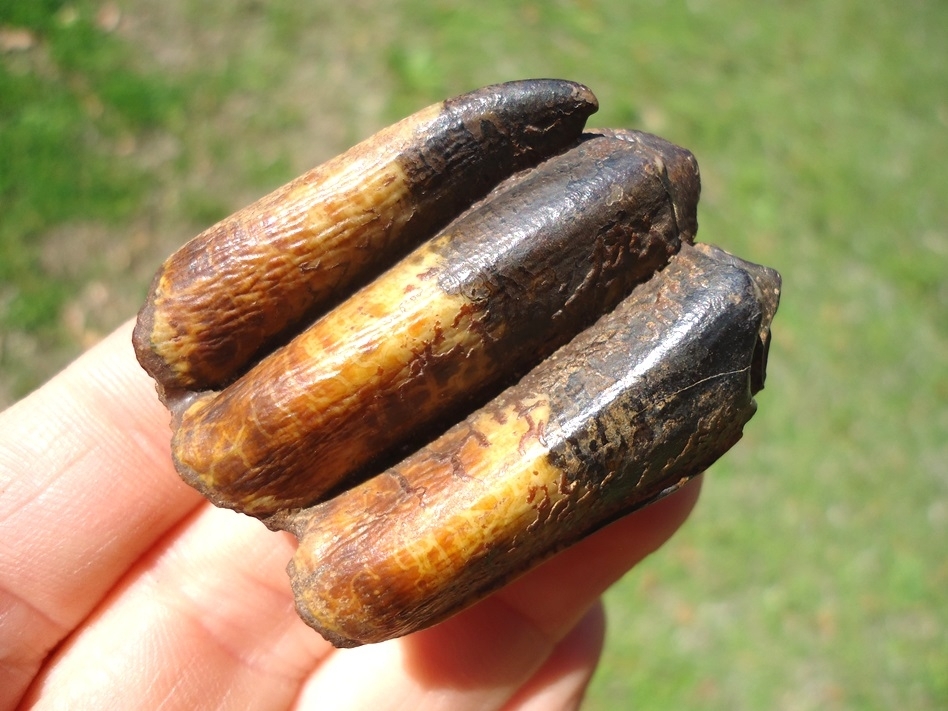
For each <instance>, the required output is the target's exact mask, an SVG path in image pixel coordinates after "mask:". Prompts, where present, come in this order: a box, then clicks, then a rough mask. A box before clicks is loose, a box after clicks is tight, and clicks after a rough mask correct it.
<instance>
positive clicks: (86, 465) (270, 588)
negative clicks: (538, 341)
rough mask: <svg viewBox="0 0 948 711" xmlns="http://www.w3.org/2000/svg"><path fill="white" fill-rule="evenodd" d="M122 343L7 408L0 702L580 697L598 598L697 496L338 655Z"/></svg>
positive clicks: (275, 552)
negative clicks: (188, 455)
mask: <svg viewBox="0 0 948 711" xmlns="http://www.w3.org/2000/svg"><path fill="white" fill-rule="evenodd" d="M130 340H131V324H126V325H125V326H123V327H121V328H120V329H118V330H117V331H116V332H115V333H114V334H112V335H111V336H109V337H108V338H106V339H105V340H104V341H103V342H102V343H100V344H99V345H98V346H96V347H95V348H93V349H92V350H90V351H89V352H88V353H86V354H85V355H84V356H82V357H81V358H80V359H79V360H77V361H76V362H75V363H73V364H72V365H71V366H70V367H69V368H68V369H67V370H66V371H64V372H63V373H61V374H60V375H59V376H57V377H56V378H54V379H53V380H52V381H50V382H49V383H48V384H47V385H46V386H44V387H43V388H41V389H40V390H38V391H37V392H35V393H34V394H32V395H31V396H29V397H28V398H26V399H25V400H23V401H21V402H20V403H18V404H17V405H14V406H13V407H11V408H10V409H8V410H7V411H5V412H3V413H2V414H0V709H13V708H18V707H23V708H70V709H86V708H89V709H93V708H94V709H105V708H115V709H127V708H139V709H154V708H159V707H160V708H162V709H196V708H201V709H205V708H235V709H248V708H262V709H268V710H269V709H309V708H313V709H317V708H318V709H339V710H345V709H371V710H372V711H379V710H381V709H390V708H391V709H413V710H414V709H451V710H452V711H457V710H464V709H518V710H521V711H523V710H527V709H538V710H539V709H542V710H543V711H548V710H550V709H572V708H576V707H578V705H579V704H580V701H581V699H582V695H583V693H584V691H585V688H586V685H587V683H588V681H589V679H590V677H591V675H592V673H593V671H594V670H595V667H596V664H597V662H598V660H599V656H600V653H601V650H602V644H603V635H604V629H605V620H604V615H603V611H602V606H601V603H600V595H601V594H602V593H603V591H604V590H605V589H606V588H608V587H609V586H610V585H611V584H612V583H614V582H615V581H616V580H617V579H618V578H620V577H621V576H622V575H623V574H625V573H626V572H627V571H628V570H629V569H630V568H632V567H633V566H634V565H635V564H637V563H638V562H639V561H641V560H642V559H643V558H645V557H646V556H647V555H649V554H650V553H652V552H653V551H655V550H656V549H657V548H659V547H660V546H661V545H662V544H663V543H664V542H665V541H666V540H667V539H668V538H669V537H670V536H671V535H672V534H673V533H674V531H675V530H676V529H677V528H678V527H679V526H680V525H681V524H682V523H683V522H684V520H685V518H686V517H687V516H688V513H689V512H690V511H691V509H692V507H693V506H694V504H695V501H696V500H697V497H698V491H699V488H700V485H697V484H690V485H688V486H686V487H684V488H683V489H682V490H681V491H679V492H678V493H676V494H675V495H673V496H670V497H668V498H667V499H664V500H662V501H660V502H658V503H657V504H655V505H653V506H651V507H649V508H647V509H644V510H642V511H639V512H637V513H635V514H633V515H631V516H628V517H626V518H625V519H623V520H621V521H619V522H617V523H615V524H613V525H611V526H609V527H608V528H606V529H604V530H602V531H600V532H599V533H598V534H596V535H594V536H591V537H590V538H588V539H586V540H585V541H583V542H582V543H580V544H579V545H577V546H574V547H573V548H571V549H569V550H567V551H565V552H563V553H561V554H560V555H558V556H556V557H555V558H553V559H552V560H550V561H548V562H547V563H545V564H544V565H542V566H540V567H539V568H538V569H536V570H534V571H533V572H531V573H529V574H527V575H526V576H524V577H522V578H520V579H519V580H517V581H515V582H514V583H513V584H511V585H509V586H508V587H506V588H505V589H503V590H501V591H500V592H498V593H496V594H495V595H493V596H491V597H490V598H488V599H487V600H484V601H483V602H481V603H480V604H478V605H476V606H474V607H472V608H470V609H468V610H467V611H465V612H463V613H461V614H459V615H457V616H456V617H454V618H452V619H451V620H449V621H447V622H445V623H443V624H441V625H438V626H436V627H434V628H431V629H429V630H425V631H422V632H419V633H416V634H413V635H410V636H408V637H405V638H402V639H398V640H394V641H391V642H386V643H383V644H378V645H372V646H366V647H361V648H357V649H352V650H344V651H336V650H334V649H333V648H332V647H331V646H330V645H329V644H328V643H326V642H325V641H324V640H323V639H322V638H321V637H320V636H319V635H318V634H316V633H315V632H314V631H313V630H311V629H310V628H308V627H307V626H306V625H304V624H303V623H302V622H301V621H300V619H299V618H298V617H297V615H296V613H295V611H294V609H293V599H292V595H291V593H290V589H289V585H288V581H287V576H286V573H285V570H284V568H285V566H286V563H287V561H288V560H289V559H290V557H291V556H292V552H293V548H294V545H295V539H293V538H292V537H290V536H289V535H288V534H277V533H273V532H271V531H268V530H267V529H266V528H264V526H263V525H262V524H260V523H259V522H257V521H256V520H253V519H250V518H248V517H246V516H242V515H239V514H236V513H233V512H230V511H223V510H220V509H215V508H214V507H212V506H211V505H209V504H208V503H206V502H205V501H204V500H203V499H202V498H201V497H200V496H199V495H198V494H197V493H196V492H195V491H193V490H192V489H190V488H189V487H188V486H186V485H185V484H184V483H182V482H181V480H180V479H179V478H178V476H177V474H176V473H175V471H174V469H173V467H172V464H171V459H170V454H169V440H170V435H171V432H170V429H169V425H168V422H169V416H168V413H167V411H166V410H165V409H164V408H163V407H162V405H161V404H160V403H159V402H158V398H157V396H156V395H155V390H154V386H153V383H152V381H151V380H150V379H149V378H148V377H147V376H146V375H145V373H144V372H143V371H142V370H141V368H140V367H139V366H138V364H137V363H136V361H135V359H134V356H133V354H132V348H131V343H130ZM643 614H648V613H643Z"/></svg>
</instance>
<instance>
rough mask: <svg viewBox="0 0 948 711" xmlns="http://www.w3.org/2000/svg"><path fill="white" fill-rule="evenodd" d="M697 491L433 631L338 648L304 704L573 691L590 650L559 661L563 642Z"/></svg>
mask: <svg viewBox="0 0 948 711" xmlns="http://www.w3.org/2000/svg"><path fill="white" fill-rule="evenodd" d="M698 489H699V487H698V486H695V485H687V486H685V487H684V488H683V489H682V490H680V491H679V492H677V493H676V494H674V495H672V496H669V497H668V498H666V499H663V500H662V501H659V502H658V503H656V504H654V505H652V506H651V507H649V508H647V509H643V510H641V511H638V512H636V513H634V514H632V515H631V516H628V517H626V518H624V519H622V520H621V521H619V522H617V523H615V524H613V525H612V526H609V527H608V528H606V529H603V530H602V531H600V532H599V533H597V534H595V535H593V536H591V537H589V538H587V539H586V540H585V541H583V542H581V543H579V544H578V545H577V546H575V547H574V548H571V549H569V550H567V551H565V552H563V553H561V554H560V555H559V556H557V557H555V558H553V559H551V560H550V561H548V562H547V563H546V564H544V565H542V566H540V567H539V568H537V569H535V570H534V571H532V572H531V573H528V574H527V575H525V576H524V577H523V578H521V579H520V580H518V581H516V582H514V583H513V584H512V585H511V586H510V587H508V588H507V589H505V590H502V591H500V592H499V593H497V594H495V595H493V596H491V597H489V598H487V599H486V600H484V601H482V602H480V603H478V604H477V605H475V606H473V607H471V608H468V609H467V610H465V611H464V612H462V613H460V614H458V615H456V616H455V617H452V618H450V619H449V620H447V621H446V622H443V623H441V624H439V625H436V626H435V627H431V628H428V629H426V630H423V631H421V632H418V633H415V634H413V635H409V636H408V637H404V638H401V639H397V640H392V641H389V642H384V643H381V644H375V645H367V646H363V647H357V648H355V649H345V650H340V651H339V652H338V653H336V654H334V655H332V656H331V657H329V658H328V659H327V660H326V661H325V662H324V663H323V665H322V666H321V667H320V668H319V672H318V674H316V675H314V676H313V677H312V678H311V679H310V680H309V681H308V682H307V683H306V684H305V686H304V687H303V690H302V692H301V694H300V698H299V702H298V707H299V708H304V709H310V708H331V709H339V710H340V711H346V710H348V709H352V710H355V709H366V708H390V707H391V705H392V700H393V699H397V700H398V702H399V704H400V707H401V708H406V709H409V708H410V709H418V710H420V711H423V710H426V709H452V710H457V711H465V710H466V709H498V708H502V707H503V706H504V705H505V704H506V703H508V702H509V701H510V700H511V699H514V698H515V697H516V695H517V692H518V689H520V688H521V687H522V686H523V685H524V684H528V683H529V684H530V686H533V688H534V689H535V690H536V693H537V694H540V695H542V694H543V693H544V692H543V691H542V689H544V688H546V689H548V690H549V693H551V694H552V693H553V688H554V687H556V686H557V685H558V684H560V683H562V685H563V686H561V687H559V688H560V689H562V690H569V693H571V694H572V693H574V692H575V691H576V687H577V685H578V681H577V680H576V679H575V678H574V679H572V680H571V681H570V680H567V679H566V678H565V677H566V676H569V675H571V674H574V673H577V669H578V668H579V667H581V666H583V665H584V664H587V663H590V664H591V662H590V661H589V659H588V657H589V656H591V650H589V649H587V650H586V652H585V653H584V655H585V657H587V659H586V661H583V662H582V663H580V662H579V661H577V660H574V662H575V663H571V664H567V663H563V664H562V665H560V664H559V663H558V662H556V661H554V657H555V656H556V654H565V653H566V652H565V649H564V651H557V650H558V645H559V643H560V642H561V641H562V640H563V639H565V638H566V637H567V636H568V635H569V633H570V630H572V629H573V628H574V627H575V626H576V625H577V623H578V622H579V621H580V620H582V618H583V616H584V615H586V614H587V612H588V611H589V610H590V608H591V607H592V606H594V605H595V604H596V602H597V600H598V598H599V595H600V594H601V593H602V591H603V590H604V589H605V588H606V587H608V585H609V584H610V583H611V582H614V581H615V580H617V579H618V578H619V577H621V576H622V575H623V574H624V573H625V572H626V571H627V570H628V569H629V568H630V567H631V566H633V565H634V564H635V563H637V562H639V561H641V560H642V559H643V558H644V557H645V556H647V555H648V554H649V553H651V552H652V551H654V550H655V549H656V548H657V547H658V546H659V545H661V543H662V542H664V541H665V540H667V539H668V538H669V537H670V536H671V535H672V533H674V531H675V530H677V528H678V527H679V526H680V525H681V524H682V522H683V521H684V520H685V518H686V517H687V515H688V513H689V512H690V511H691V509H692V508H693V506H694V503H695V501H696V499H697V496H698ZM546 596H549V597H551V598H552V602H549V603H547V602H545V601H544V598H545V597H546ZM534 608H536V609H534ZM578 653H579V651H578V650H577V654H578ZM548 660H549V664H550V665H551V666H550V667H548V668H547V671H546V672H541V670H543V669H544V665H545V664H546V663H547V662H548ZM366 680H371V683H366ZM531 680H534V681H531ZM524 693H525V694H526V698H525V697H516V698H523V702H524V703H527V700H528V699H529V696H530V693H531V692H524Z"/></svg>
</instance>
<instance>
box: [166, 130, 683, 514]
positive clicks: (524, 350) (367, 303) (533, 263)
mask: <svg viewBox="0 0 948 711" xmlns="http://www.w3.org/2000/svg"><path fill="white" fill-rule="evenodd" d="M678 150H680V149H678ZM665 162H668V157H667V156H662V155H660V154H657V153H654V152H653V153H649V152H647V151H643V150H641V149H640V148H639V147H635V146H632V145H631V144H630V143H629V142H626V141H620V140H615V139H613V138H607V137H601V136H600V137H593V138H589V139H588V140H585V141H584V142H582V143H581V144H580V145H578V146H577V147H576V148H574V149H572V150H570V151H568V152H566V153H563V154H561V155H559V156H556V157H554V158H551V159H549V160H547V161H545V162H544V163H543V164H542V165H541V166H540V167H538V168H536V169H534V170H532V171H530V172H528V173H526V174H523V175H518V176H516V177H514V178H512V179H511V180H510V181H509V182H508V183H505V184H502V185H501V186H499V187H498V188H497V190H496V191H495V192H494V193H492V194H491V195H490V196H489V197H488V199H486V200H485V201H483V202H482V203H480V204H478V205H476V206H475V207H474V208H472V209H471V210H470V211H468V212H467V213H465V214H464V215H462V216H461V217H460V218H458V219H457V220H456V221H455V222H453V223H452V224H451V225H449V226H448V227H447V228H446V229H445V230H444V231H443V233H442V234H441V235H439V236H438V237H436V238H435V239H433V240H432V241H431V242H429V243H427V244H425V245H422V246H421V247H419V248H418V249H416V250H415V251H414V252H413V253H412V254H411V255H409V256H408V257H406V258H405V259H404V260H402V261H401V262H400V263H398V264H397V265H396V266H394V267H393V268H392V269H390V270H389V271H388V272H386V273H385V274H383V275H382V276H381V277H379V278H378V279H376V280H375V281H373V282H372V283H371V284H369V285H368V286H366V287H364V288H363V289H362V290H361V291H359V292H357V293H356V294H355V295H354V296H353V297H352V298H350V299H348V300H347V301H345V302H343V303H342V304H340V305H339V306H337V307H336V308H335V309H333V310H332V311H330V312H329V313H328V314H326V315H325V316H324V317H323V318H322V319H320V320H319V321H317V322H316V323H315V324H314V325H313V326H311V327H310V328H309V329H307V330H306V331H304V332H303V333H302V334H300V335H299V336H298V337H297V338H295V339H294V340H293V341H291V342H290V343H289V344H288V345H287V346H285V347H283V348H282V349H279V350H277V351H276V352H274V353H273V354H272V355H271V356H269V357H267V358H265V359H264V360H263V361H261V362H260V363H259V364H258V365H257V366H256V367H254V368H253V369H252V370H250V372H248V373H247V374H246V375H245V376H243V377H242V378H240V379H239V380H238V381H236V382H235V383H233V384H232V385H231V386H229V387H228V388H227V389H226V390H225V391H223V392H222V393H208V394H204V395H201V396H198V397H197V398H193V397H192V398H190V399H188V400H186V401H185V403H184V404H183V405H182V407H180V408H177V409H178V417H177V418H176V419H177V421H176V425H177V427H176V434H175V437H174V442H173V452H174V456H175V460H176V464H177V467H178V470H179V471H180V472H181V474H182V476H183V477H184V478H185V480H187V481H188V482H189V483H191V484H193V485H194V486H196V487H197V488H199V489H200V490H201V491H202V492H203V493H205V495H206V496H208V498H210V499H211V500H212V501H214V502H215V503H216V504H218V505H221V506H228V507H232V508H236V509H238V510H241V511H244V512H246V513H251V514H253V515H256V516H260V517H266V516H269V515H271V514H274V513H277V512H278V511H279V510H280V509H284V508H297V507H301V506H307V505H310V504H312V503H314V502H316V501H318V500H319V499H320V498H321V497H323V496H324V495H326V494H327V493H328V492H330V491H333V490H335V489H336V488H337V487H338V486H339V485H340V484H346V485H349V484H351V483H353V482H354V481H355V480H357V479H358V478H362V477H363V476H364V475H365V474H366V473H368V472H369V471H372V470H373V469H375V467H376V466H377V462H378V461H379V460H380V458H382V457H385V456H386V455H389V454H390V453H392V451H393V449H394V448H395V447H396V446H397V445H399V444H402V443H403V442H404V441H405V440H406V439H411V440H413V441H416V442H418V441H419V440H420V439H421V437H422V436H424V435H426V434H431V429H432V427H433V425H434V424H435V423H437V422H443V421H445V419H446V417H447V416H448V415H450V414H452V413H453V412H455V411H457V410H458V408H460V407H462V406H464V405H465V404H466V403H469V402H471V401H472V400H474V399H475V398H480V399H486V396H487V395H488V394H490V393H492V392H496V391H497V390H498V389H499V388H500V386H501V384H502V383H503V382H504V381H508V380H510V379H511V378H512V377H515V376H517V375H518V374H521V373H523V372H525V371H526V370H527V369H529V367H530V366H531V365H533V364H534V363H536V362H538V361H539V360H540V359H542V358H543V357H544V356H546V355H548V354H549V353H551V352H552V351H553V350H554V349H555V348H556V347H558V346H559V345H562V344H563V343H565V342H566V341H567V340H569V339H570V338H571V337H572V336H573V335H575V334H576V333H577V332H579V331H580V330H581V329H582V328H584V327H586V326H588V325H589V324H591V323H592V322H593V321H594V320H595V319H596V318H597V317H598V316H599V315H600V314H601V313H603V312H604V311H607V310H609V309H611V308H612V307H613V306H614V305H615V304H616V303H618V302H619V301H620V300H621V299H622V298H623V297H624V296H625V295H626V294H627V293H628V292H629V290H630V289H631V288H632V287H633V286H634V285H635V284H636V283H639V282H641V281H644V280H646V279H648V277H649V276H650V275H651V274H652V273H653V272H654V271H655V270H657V269H660V268H661V267H662V266H664V265H665V263H666V262H667V260H668V259H669V257H670V256H671V255H672V254H674V253H675V252H676V251H677V250H678V248H679V246H680V239H679V235H678V231H677V227H676V217H675V206H674V205H673V203H672V200H671V197H670V195H669V193H668V191H667V189H666V188H665V186H664V185H663V183H662V182H661V181H659V180H658V179H657V171H658V170H660V167H661V166H662V165H663V164H664V163H665ZM696 201H697V194H694V195H693V196H692V199H691V202H690V203H689V204H688V205H687V206H686V207H685V208H684V209H687V210H690V211H692V212H693V211H694V209H695V203H696ZM474 401H476V400H474Z"/></svg>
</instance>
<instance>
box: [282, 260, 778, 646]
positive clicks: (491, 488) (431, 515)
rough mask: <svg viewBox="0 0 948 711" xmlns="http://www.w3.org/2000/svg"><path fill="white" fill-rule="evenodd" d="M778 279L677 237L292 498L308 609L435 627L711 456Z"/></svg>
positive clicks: (324, 615)
mask: <svg viewBox="0 0 948 711" xmlns="http://www.w3.org/2000/svg"><path fill="white" fill-rule="evenodd" d="M778 281H779V277H777V276H776V273H773V272H771V273H770V274H769V275H768V274H762V273H757V274H754V273H753V272H752V271H751V269H750V268H744V267H742V266H741V265H740V264H738V263H735V262H734V261H732V260H731V259H730V258H729V255H725V254H724V253H723V252H721V251H720V250H716V249H714V248H707V247H701V248H700V249H699V248H696V247H691V246H690V245H685V246H683V247H682V250H681V252H680V253H679V254H678V255H676V256H675V257H674V258H673V259H672V260H671V262H670V263H669V265H668V266H667V267H666V268H665V269H664V270H663V271H662V272H660V273H658V274H656V275H655V276H654V277H652V279H651V280H649V281H648V282H647V283H646V284H644V285H642V286H640V287H637V288H636V289H635V291H633V293H632V295H631V296H629V297H628V298H627V299H625V300H624V301H623V302H622V303H621V304H620V305H619V306H618V307H617V308H616V309H615V310H614V311H613V312H612V313H610V314H608V315H606V316H604V317H603V318H602V319H600V320H599V321H598V322H597V323H596V324H595V325H594V326H593V327H591V328H589V329H587V330H586V331H584V332H583V333H581V334H580V335H579V336H578V337H576V338H575V339H574V340H573V341H571V342H570V343H569V344H568V345H567V346H564V347H563V348H561V349H560V350H558V351H557V352H556V353H555V354H554V355H553V356H551V357H550V358H548V359H546V360H545V361H544V362H543V363H541V364H540V365H539V366H537V367H536V368H535V369H534V370H533V371H531V372H530V373H529V374H528V375H527V376H526V377H524V378H523V380H521V381H520V382H519V383H518V384H517V385H515V386H513V387H511V388H509V389H508V390H506V391H505V392H504V393H502V394H501V395H500V396H499V397H497V398H496V399H494V400H492V401H491V402H490V403H489V404H488V405H486V406H485V407H483V408H482V409H480V410H478V411H476V412H475V413H473V414H472V415H470V416H469V417H468V418H467V419H466V420H464V421H463V422H461V423H459V424H458V425H456V426H455V427H453V428H452V429H450V430H449V431H448V432H446V433H445V434H444V435H443V436H441V437H440V438H438V439H436V440H435V441H433V442H432V443H431V444H429V445H427V446H425V447H423V448H422V449H420V450H418V451H417V452H416V453H414V454H412V455H411V456H409V457H408V458H406V459H405V460H403V461H402V462H400V463H399V464H397V465H395V466H394V467H392V468H391V469H389V470H387V471H386V472H384V473H382V474H380V475H378V476H376V477H374V478H372V479H371V480H369V481H367V482H365V483H363V484H361V485H359V486H357V487H354V488H352V489H350V490H348V491H346V492H344V493H342V494H340V495H338V496H337V497H335V498H333V499H331V500H329V501H327V502H325V503H322V504H320V505H317V506H315V507H312V508H309V509H303V510H302V511H299V512H297V513H296V514H291V515H290V516H289V518H288V519H287V520H286V521H285V522H284V527H285V528H286V529H287V530H290V531H292V532H293V533H294V534H295V535H296V536H297V537H298V538H299V539H300V546H299V548H298V550H297V553H296V555H295V557H294V558H293V560H292V562H291V563H290V566H289V573H290V577H291V583H292V586H293V590H294V594H295V596H296V602H297V609H298V611H299V612H300V614H301V616H302V617H303V619H304V620H306V621H307V623H308V624H310V625H311V626H313V627H314V628H315V629H317V630H318V631H319V632H320V633H321V634H322V635H323V636H325V637H326V638H327V639H329V640H330V641H332V642H333V643H334V644H336V645H338V646H356V645H359V644H363V643H371V642H379V641H383V640H385V639H390V638H392V637H397V636H401V635H404V634H408V633H410V632H413V631H416V630H418V629H421V628H424V627H427V626H429V625H431V624H434V623H435V622H438V621H440V620H442V619H444V618H446V617H448V616H450V615H451V614H454V613H455V612H457V611H459V610H460V609H462V608H464V607H466V606H468V605H470V604H472V603H473V602H475V601H477V600H479V599H481V598H482V597H484V596H485V595H487V594H488V593H489V592H491V591H492V590H494V589H496V588H498V587H500V586H501V585H503V584H504V583H506V582H508V581H509V580H510V579H511V578H513V577H515V576H517V575H519V574H521V573H523V572H524V571H525V570H527V569H528V568H531V567H533V566H535V565H537V564H538V563H539V562H541V561H543V560H544V559H546V558H547V557H549V556H550V555H552V554H553V553H555V552H556V551H558V550H560V549H562V548H564V547H566V546H568V545H570V544H572V543H574V542H576V541H577V540H579V539H580V538H582V537H584V536H586V535H588V534H589V533H591V532H593V531H595V530H596V529H598V528H600V527H602V526H604V525H605V524H607V523H609V522H610V521H613V520H614V519H616V518H618V517H619V516H621V515H624V514H626V513H628V512H629V511H631V510H634V509H636V508H639V507H641V506H643V505H645V504H647V503H650V502H652V501H654V500H655V499H657V498H659V497H661V496H664V495H666V494H668V493H670V492H671V491H673V490H675V489H676V488H678V487H680V486H681V485H682V484H683V483H684V482H685V481H687V480H688V479H690V478H691V477H693V476H695V475H697V474H698V473H700V472H701V471H703V470H704V469H705V468H706V467H707V466H709V465H710V464H711V463H712V462H713V461H714V460H715V459H717V458H718V457H719V456H721V455H722V454H723V453H724V452H725V451H727V449H729V448H730V447H731V446H732V445H733V444H734V443H735V442H736V441H737V440H738V439H739V438H740V435H741V430H742V428H743V425H744V424H745V422H746V421H747V420H748V419H750V417H751V416H752V415H753V412H754V408H755V406H754V401H753V397H752V395H753V392H752V388H751V375H750V371H751V369H752V362H751V361H752V359H753V358H754V357H755V351H756V348H755V343H756V341H757V338H758V334H759V333H760V330H761V329H762V328H766V327H768V326H769V319H770V317H771V316H772V315H773V313H772V310H771V309H770V306H769V305H768V304H767V303H765V301H766V299H765V300H764V301H761V291H762V287H763V290H764V291H770V292H772V293H773V292H774V291H775V289H776V288H778V287H779V283H778ZM755 282H756V283H755Z"/></svg>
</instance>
